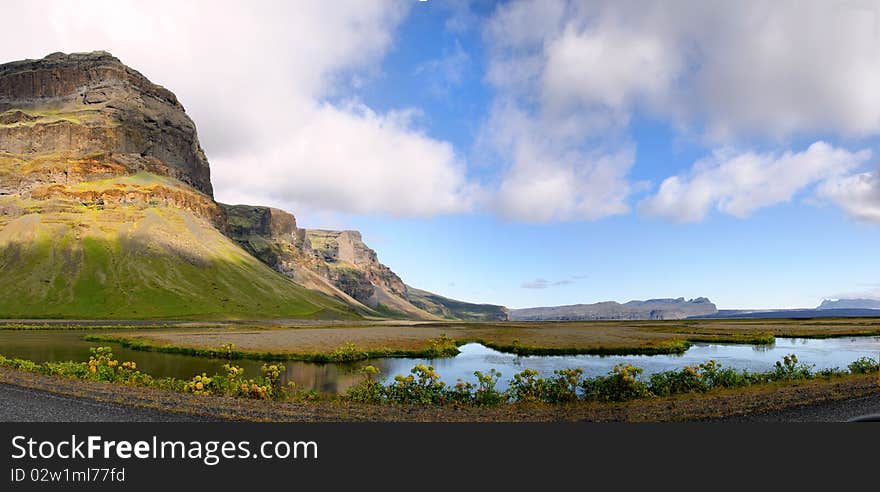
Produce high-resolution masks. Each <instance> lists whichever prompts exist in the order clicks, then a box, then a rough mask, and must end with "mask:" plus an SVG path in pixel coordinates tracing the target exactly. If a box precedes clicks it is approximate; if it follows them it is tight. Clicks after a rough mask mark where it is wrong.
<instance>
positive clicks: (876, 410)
mask: <svg viewBox="0 0 880 492" xmlns="http://www.w3.org/2000/svg"><path fill="white" fill-rule="evenodd" d="M867 415H875V416H880V395H871V396H865V397H862V398H852V399H849V400H841V401H832V402H822V403H813V404H810V405H804V406H800V407H793V408H786V409H783V410H774V411H771V412H761V413H753V414H747V415H738V416H736V417H728V418H724V419H719V421H721V422H846V421H848V420H850V419H854V418H858V417H864V416H867Z"/></svg>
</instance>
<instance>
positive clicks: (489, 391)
mask: <svg viewBox="0 0 880 492" xmlns="http://www.w3.org/2000/svg"><path fill="white" fill-rule="evenodd" d="M474 376H476V377H477V386H476V389H475V390H474V399H473V401H474V403H475V404H477V405H497V404H499V403H501V402H503V401H504V400H505V397H504V395H503V394H502V393H500V392H499V391H498V390H497V389H495V386H497V385H498V380H499V379H500V378H501V373H500V372H498V371H496V370H495V369H489V372H488V373H486V374H483V373H482V372H480V371H474Z"/></svg>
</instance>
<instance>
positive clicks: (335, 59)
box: [0, 0, 880, 309]
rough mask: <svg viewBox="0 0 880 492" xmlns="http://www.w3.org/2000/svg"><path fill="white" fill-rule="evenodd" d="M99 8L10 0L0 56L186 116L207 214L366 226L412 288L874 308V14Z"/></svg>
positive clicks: (782, 6) (501, 300)
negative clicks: (89, 69)
mask: <svg viewBox="0 0 880 492" xmlns="http://www.w3.org/2000/svg"><path fill="white" fill-rule="evenodd" d="M112 5H113V8H108V4H107V3H104V2H100V1H97V0H96V1H84V2H80V3H77V4H76V5H72V4H70V3H69V2H64V1H55V0H49V1H47V2H45V3H41V4H40V5H25V4H24V3H22V4H20V5H13V4H5V5H3V6H2V7H0V14H2V15H4V16H9V18H12V17H14V18H18V19H22V21H21V22H20V23H18V25H16V26H11V27H10V28H9V29H8V30H7V31H6V32H4V33H3V34H2V36H7V37H8V39H7V40H14V41H15V42H11V41H10V42H7V43H0V56H2V58H3V59H4V60H13V59H22V58H38V57H42V56H45V55H46V54H48V53H51V52H54V51H66V52H73V51H91V50H96V49H103V50H107V51H110V52H112V53H113V54H114V55H116V56H117V57H119V58H120V59H121V60H122V61H123V62H125V63H127V64H129V65H130V66H132V67H134V68H136V69H137V70H139V71H141V72H142V73H144V74H145V75H147V76H148V77H149V78H150V79H151V80H153V81H155V82H158V83H160V84H162V85H165V86H166V87H168V88H170V89H171V90H173V91H174V92H175V93H176V94H177V96H178V98H179V99H180V100H181V101H182V102H183V104H184V105H185V106H186V108H187V111H188V113H189V114H190V115H191V116H192V117H193V119H194V120H195V122H196V124H197V126H198V128H199V135H200V139H201V143H202V146H203V147H204V149H205V151H206V153H207V155H208V157H209V159H210V162H211V168H212V180H213V182H214V187H215V190H216V197H217V199H218V200H221V201H224V202H229V203H251V204H268V205H273V206H277V207H280V208H284V209H286V210H290V211H292V212H293V213H295V214H296V216H297V217H298V219H299V222H300V225H301V226H305V227H316V228H317V227H323V228H351V229H358V230H361V231H362V233H363V235H364V238H365V240H366V241H367V242H368V244H369V245H370V246H371V247H373V248H374V249H375V250H376V251H377V252H378V254H379V257H380V260H381V261H383V262H384V263H386V264H387V265H389V266H390V267H391V268H392V269H393V270H394V271H395V272H397V273H398V274H399V275H400V276H401V277H402V278H403V279H404V280H405V281H406V282H407V283H409V284H411V285H413V286H417V287H419V288H423V289H427V290H431V291H434V292H437V293H440V294H443V295H447V296H450V297H454V298H459V299H463V300H469V301H476V302H490V303H497V304H504V305H507V306H510V307H529V306H539V305H557V304H569V303H587V302H597V301H604V300H618V301H626V300H630V299H645V298H656V297H679V296H683V297H688V298H691V297H697V296H706V297H709V298H710V299H712V300H713V301H714V302H715V303H716V304H717V305H718V306H719V307H720V308H728V309H732V308H785V307H811V306H815V305H817V304H818V303H819V302H820V301H821V300H822V299H823V298H829V297H831V298H833V297H842V296H850V297H852V296H864V297H875V298H880V263H878V262H876V261H874V257H875V256H876V253H875V250H876V247H875V245H876V244H880V241H878V240H880V226H878V223H880V175H878V174H877V163H878V160H877V156H878V155H880V154H878V152H880V148H878V143H880V140H878V137H880V91H878V90H877V87H880V27H878V26H880V23H878V21H877V19H880V2H877V1H864V2H860V3H853V2H847V1H843V0H841V1H833V0H829V1H818V0H817V1H786V0H780V1H775V2H761V1H758V0H744V1H741V2H727V1H711V0H710V1H696V0H694V1H687V0H680V1H673V2H660V1H656V2H655V1H644V2H630V1H623V0H621V1H603V0H586V1H577V2H575V1H567V0H543V1H528V0H522V1H504V2H492V1H479V0H474V1H471V2H468V1H465V0H448V1H438V0H430V1H427V2H418V1H415V0H376V1H375V2H360V1H357V0H353V1H343V0H340V1H338V2H319V1H315V2H310V1H303V2H281V1H272V0H266V1H259V2H247V3H246V2H233V1H228V2H201V1H196V2H187V3H185V4H180V3H179V2H173V1H170V0H157V2H153V3H151V4H149V5H147V4H145V3H143V2H137V1H129V0H120V1H117V2H113V3H112ZM164 11H174V12H175V15H174V16H164V15H158V13H159V12H164ZM36 25H39V26H41V29H40V30H39V35H34V34H33V33H34V32H35V30H34V29H33V26H36Z"/></svg>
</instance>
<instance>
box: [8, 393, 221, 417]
mask: <svg viewBox="0 0 880 492" xmlns="http://www.w3.org/2000/svg"><path fill="white" fill-rule="evenodd" d="M0 420H3V421H4V422H205V421H210V420H214V419H210V418H207V417H202V416H196V415H187V414H184V413H176V412H167V411H161V410H155V409H150V408H144V407H137V406H132V405H126V404H121V403H111V402H106V401H99V400H94V399H92V398H83V397H76V396H71V395H64V394H58V393H50V392H48V391H42V390H38V389H33V388H25V387H21V386H14V385H9V384H0Z"/></svg>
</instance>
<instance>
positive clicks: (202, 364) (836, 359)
mask: <svg viewBox="0 0 880 492" xmlns="http://www.w3.org/2000/svg"><path fill="white" fill-rule="evenodd" d="M90 333H92V334H93V333H94V331H92V332H90ZM86 334H87V333H86V332H84V331H4V330H0V354H3V355H5V356H7V357H20V358H23V359H30V360H33V361H36V362H45V361H66V360H78V361H85V360H88V357H89V347H92V346H95V345H97V343H96V342H86V341H84V340H83V339H82V337H83V336H84V335H86ZM101 345H110V346H112V347H113V350H114V353H115V354H116V356H117V358H118V359H119V360H131V361H134V362H136V363H137V364H138V368H139V369H141V370H142V371H144V372H147V373H149V374H152V375H154V376H158V377H163V376H171V377H177V378H183V379H189V378H190V377H192V376H193V375H195V374H200V373H202V372H206V373H208V374H213V373H215V372H221V371H222V368H223V364H225V363H227V362H228V361H224V360H219V359H210V358H206V357H192V356H187V355H179V354H162V353H157V352H141V351H136V350H129V349H125V348H122V347H121V346H120V345H118V344H108V343H101ZM792 353H793V354H797V356H798V359H799V360H800V361H801V362H805V363H808V364H815V366H816V367H815V369H816V370H818V369H826V368H833V367H840V368H846V366H847V364H849V363H850V362H852V361H854V360H856V359H858V358H859V357H872V358H874V359H877V358H878V353H880V337H841V338H827V339H823V340H816V339H805V338H777V339H776V343H775V344H774V345H741V344H696V345H694V346H693V347H691V348H690V349H688V351H687V352H685V353H684V354H681V355H631V356H598V355H572V356H517V355H513V354H505V353H502V352H498V351H496V350H492V349H490V348H487V347H484V346H482V345H480V344H476V343H471V344H467V345H463V346H462V347H461V353H460V354H459V355H458V356H456V357H452V358H447V359H435V360H428V359H394V358H386V359H373V360H369V361H363V362H359V363H354V364H333V363H329V364H315V363H311V362H294V361H285V362H283V364H284V365H285V366H286V368H287V371H286V374H285V376H284V378H285V382H286V381H293V382H295V383H296V385H297V387H299V388H302V389H313V390H316V391H319V392H322V393H339V392H343V391H345V389H346V388H348V387H349V386H351V385H352V384H355V383H356V382H357V381H358V380H360V376H359V375H358V373H357V372H358V369H359V368H360V367H362V366H364V365H367V364H371V365H374V366H376V367H378V368H379V369H380V370H381V371H382V374H384V375H386V376H388V377H393V376H394V375H396V374H408V373H409V371H410V369H411V368H412V367H413V366H414V365H416V364H422V363H426V364H432V365H433V366H434V367H435V368H436V369H437V372H438V373H439V374H440V376H441V377H442V378H443V380H444V381H446V382H447V383H449V384H454V383H455V381H456V380H458V379H464V380H467V381H474V380H475V378H474V375H473V373H474V371H478V370H479V371H483V372H486V371H488V370H489V369H495V370H497V371H499V372H501V374H502V376H501V383H500V384H499V385H498V387H499V389H505V388H506V382H507V380H508V379H510V378H511V377H513V375H514V374H516V373H517V372H520V371H522V370H523V369H535V370H537V371H538V372H539V373H540V374H541V375H543V376H549V375H552V374H553V371H554V370H556V369H564V368H576V367H579V368H582V369H583V370H584V374H585V375H586V376H596V375H600V374H605V373H607V372H608V371H610V370H611V368H612V367H614V365H615V364H619V363H621V362H629V363H631V364H633V365H635V366H638V367H641V368H643V369H644V370H645V374H652V373H655V372H659V371H665V370H670V369H680V368H681V367H683V366H685V365H693V364H698V363H700V362H705V361H707V360H709V359H714V360H716V361H718V362H720V363H721V364H722V365H723V366H725V367H734V368H737V369H748V370H751V371H760V370H767V369H770V368H771V367H773V364H774V363H775V362H776V361H777V360H780V359H782V357H783V356H785V355H788V354H792ZM235 363H236V364H238V365H240V366H242V367H244V368H245V371H246V373H245V374H247V375H251V376H257V375H259V374H260V366H261V365H262V364H263V362H261V361H248V360H239V361H235Z"/></svg>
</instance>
